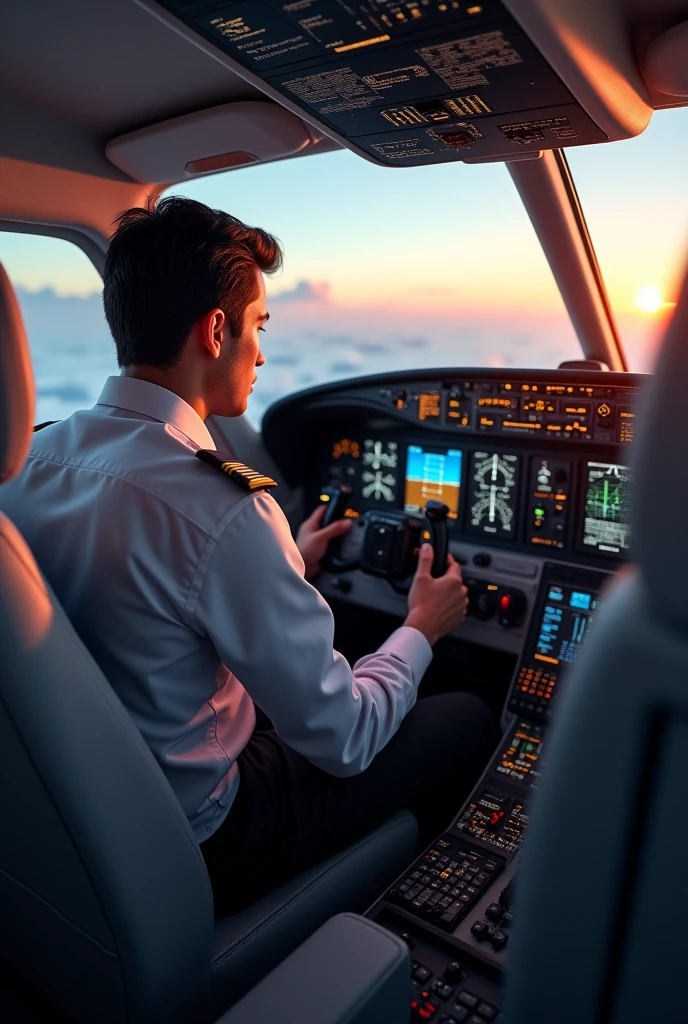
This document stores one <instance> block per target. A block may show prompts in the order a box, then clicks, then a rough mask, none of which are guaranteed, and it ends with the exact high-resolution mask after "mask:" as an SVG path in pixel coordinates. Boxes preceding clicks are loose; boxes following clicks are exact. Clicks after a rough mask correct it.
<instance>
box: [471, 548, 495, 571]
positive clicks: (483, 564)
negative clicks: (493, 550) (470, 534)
mask: <svg viewBox="0 0 688 1024" xmlns="http://www.w3.org/2000/svg"><path fill="white" fill-rule="evenodd" d="M491 564H492V556H491V555H488V553H487V551H479V552H478V553H477V554H476V555H473V565H478V566H480V568H481V569H487V567H488V566H489V565H491Z"/></svg>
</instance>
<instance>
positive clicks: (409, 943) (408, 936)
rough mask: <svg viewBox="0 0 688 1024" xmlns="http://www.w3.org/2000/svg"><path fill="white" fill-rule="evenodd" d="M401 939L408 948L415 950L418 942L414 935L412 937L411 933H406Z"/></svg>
mask: <svg viewBox="0 0 688 1024" xmlns="http://www.w3.org/2000/svg"><path fill="white" fill-rule="evenodd" d="M401 937H402V939H403V940H404V942H405V943H406V945H407V946H408V948H409V949H413V947H414V946H415V944H416V940H415V939H414V937H413V935H411V934H410V933H409V932H404V933H403V934H402V936H401Z"/></svg>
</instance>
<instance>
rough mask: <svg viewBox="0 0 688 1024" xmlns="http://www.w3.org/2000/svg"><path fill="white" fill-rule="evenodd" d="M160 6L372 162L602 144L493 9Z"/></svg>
mask: <svg viewBox="0 0 688 1024" xmlns="http://www.w3.org/2000/svg"><path fill="white" fill-rule="evenodd" d="M160 2H161V5H162V6H163V7H166V8H167V9H168V10H170V11H171V12H172V13H173V14H175V15H176V16H177V17H179V18H181V19H182V20H183V21H184V22H185V23H186V24H187V25H188V26H189V27H190V28H192V29H193V30H194V31H196V32H199V33H200V34H201V35H203V36H204V37H205V38H206V39H207V40H209V41H210V42H211V43H212V44H213V45H214V46H216V47H218V48H219V49H220V50H223V51H224V52H225V53H226V54H228V55H229V56H231V57H232V58H233V59H234V60H235V61H237V62H238V63H239V64H241V65H243V66H244V67H245V68H246V69H247V70H249V71H251V72H252V73H253V74H255V75H257V76H259V78H261V79H262V80H263V81H264V82H265V83H266V84H267V85H269V86H270V87H271V88H273V89H276V90H277V91H278V92H279V93H281V94H282V95H283V96H284V97H285V98H286V99H289V100H290V101H291V102H292V103H294V104H295V105H297V106H298V107H300V108H301V109H302V110H304V111H305V112H307V114H308V116H309V117H311V118H315V119H316V120H317V121H318V122H320V123H321V124H322V125H323V126H324V127H326V128H327V129H328V130H330V131H331V132H334V133H335V134H336V135H337V136H338V137H339V138H341V139H343V140H350V141H351V143H353V144H354V145H355V146H356V147H358V148H359V149H362V150H363V151H365V152H366V153H368V154H369V155H370V156H372V157H373V158H374V159H375V160H377V161H378V162H380V163H390V164H392V163H394V164H400V163H404V164H408V165H416V164H426V163H437V162H443V161H445V160H456V159H461V158H462V157H464V156H466V155H470V156H471V157H475V158H480V157H485V158H494V157H499V156H502V157H504V156H508V155H509V154H510V153H513V152H514V151H516V150H519V149H522V148H523V147H527V146H530V147H531V148H533V149H534V150H537V149H542V148H554V147H558V146H561V145H571V144H579V143H583V142H599V141H603V140H604V139H605V138H606V136H605V135H604V133H603V132H602V131H601V130H600V129H599V128H598V127H597V126H596V125H595V124H594V122H593V121H592V120H591V119H590V118H589V117H588V115H587V114H586V113H585V112H584V111H583V110H582V108H581V107H580V106H579V105H578V104H577V103H576V101H575V100H574V98H573V96H572V95H571V94H570V92H569V91H568V90H567V88H566V87H565V86H564V84H563V83H562V82H561V80H560V79H559V78H558V76H557V75H556V74H555V72H554V71H553V70H552V68H551V67H550V66H549V65H548V63H547V62H546V61H545V60H544V58H543V57H542V56H541V54H540V53H539V52H538V50H537V49H536V48H535V47H534V46H533V44H532V43H531V42H530V40H529V39H528V38H527V36H526V35H525V33H524V32H523V31H522V30H521V28H520V27H519V26H518V25H517V24H516V22H515V21H514V20H513V18H512V17H511V15H510V14H509V12H508V11H507V10H506V9H505V8H504V7H503V5H502V4H501V2H499V0H483V2H482V3H470V2H464V0H445V2H437V0H363V2H360V0H359V2H356V0H293V2H291V3H285V2H282V0H239V2H235V3H231V2H227V0H225V2H224V3H221V4H218V3H214V4H213V3H203V2H201V3H194V2H193V0H160ZM410 128H411V129H416V130H415V131H414V133H413V134H411V135H409V134H408V132H409V129H410ZM395 136H398V138H395Z"/></svg>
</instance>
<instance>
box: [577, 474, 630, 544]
mask: <svg viewBox="0 0 688 1024" xmlns="http://www.w3.org/2000/svg"><path fill="white" fill-rule="evenodd" d="M586 470H587V477H586V493H585V521H584V524H583V548H584V549H585V548H588V549H590V548H592V549H594V550H596V551H599V552H600V553H601V554H612V555H617V554H619V553H620V552H622V551H628V549H629V547H630V540H631V525H630V522H631V487H632V484H633V473H632V472H631V470H630V469H629V468H628V466H618V465H616V464H614V463H611V462H588V464H587V467H586Z"/></svg>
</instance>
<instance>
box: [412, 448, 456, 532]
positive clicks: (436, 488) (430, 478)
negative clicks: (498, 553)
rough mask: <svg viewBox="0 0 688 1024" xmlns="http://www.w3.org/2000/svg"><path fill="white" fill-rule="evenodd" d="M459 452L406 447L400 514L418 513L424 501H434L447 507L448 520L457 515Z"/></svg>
mask: <svg viewBox="0 0 688 1024" xmlns="http://www.w3.org/2000/svg"><path fill="white" fill-rule="evenodd" d="M462 462H463V453H462V452H461V451H460V450H459V449H458V448H449V449H444V450H440V451H437V450H434V451H433V450H429V449H427V448H425V447H421V446H420V445H417V444H410V445H409V446H408V450H407V453H406V487H405V491H404V511H405V512H411V513H416V514H417V513H421V512H422V511H423V509H424V508H425V504H426V502H428V501H430V500H431V499H434V500H435V501H441V502H443V503H444V504H445V505H446V506H447V507H448V508H449V515H448V518H449V519H451V520H455V519H456V518H457V516H458V514H459V496H460V492H461V465H462Z"/></svg>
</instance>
